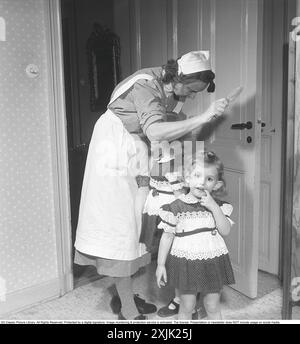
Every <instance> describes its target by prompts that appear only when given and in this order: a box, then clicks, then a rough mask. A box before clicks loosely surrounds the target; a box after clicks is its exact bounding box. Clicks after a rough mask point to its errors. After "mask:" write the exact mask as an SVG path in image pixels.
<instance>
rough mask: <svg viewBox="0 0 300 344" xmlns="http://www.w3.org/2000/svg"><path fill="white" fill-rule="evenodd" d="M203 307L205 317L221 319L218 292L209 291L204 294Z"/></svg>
mask: <svg viewBox="0 0 300 344" xmlns="http://www.w3.org/2000/svg"><path fill="white" fill-rule="evenodd" d="M203 303H204V307H205V310H206V313H207V318H208V319H211V320H221V319H222V314H221V306H220V294H219V293H211V294H207V295H205V296H204V299H203Z"/></svg>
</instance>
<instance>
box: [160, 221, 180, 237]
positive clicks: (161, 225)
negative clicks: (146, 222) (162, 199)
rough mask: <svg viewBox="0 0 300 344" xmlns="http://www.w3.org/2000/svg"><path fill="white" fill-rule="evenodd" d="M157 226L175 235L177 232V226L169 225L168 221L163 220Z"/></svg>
mask: <svg viewBox="0 0 300 344" xmlns="http://www.w3.org/2000/svg"><path fill="white" fill-rule="evenodd" d="M157 228H159V229H162V230H163V231H164V232H167V233H172V234H174V235H175V232H176V227H172V226H169V225H168V224H167V223H165V222H162V221H161V222H160V223H159V224H158V226H157Z"/></svg>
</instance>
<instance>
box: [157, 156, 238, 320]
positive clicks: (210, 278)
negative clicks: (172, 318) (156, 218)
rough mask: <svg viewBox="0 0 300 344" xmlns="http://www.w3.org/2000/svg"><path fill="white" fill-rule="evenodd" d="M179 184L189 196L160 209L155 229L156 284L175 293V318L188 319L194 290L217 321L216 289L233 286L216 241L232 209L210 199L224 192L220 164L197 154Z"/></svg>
mask: <svg viewBox="0 0 300 344" xmlns="http://www.w3.org/2000/svg"><path fill="white" fill-rule="evenodd" d="M185 182H186V184H187V186H189V187H190V192H189V193H188V194H186V195H185V194H184V195H181V196H180V197H179V198H178V199H176V200H175V201H173V202H172V203H170V204H166V205H164V206H162V208H161V211H160V217H161V219H162V221H161V222H160V224H159V226H158V227H159V228H161V229H163V230H164V233H163V235H162V237H161V241H160V246H159V252H158V259H157V270H156V279H157V284H158V287H159V288H160V287H161V285H165V283H166V282H168V283H169V284H170V285H172V286H174V287H175V288H176V289H177V293H178V294H179V295H180V308H179V313H178V319H192V312H193V310H194V308H195V303H196V295H197V293H198V292H201V293H203V294H205V296H204V307H205V310H206V312H207V315H208V318H209V319H221V318H222V317H221V310H220V291H221V289H222V287H223V286H224V285H229V284H233V283H235V281H234V276H233V271H232V267H231V263H230V259H229V255H228V250H227V247H226V244H225V242H224V240H223V238H222V236H225V235H228V234H229V232H230V228H231V225H232V224H233V221H232V220H231V219H230V217H229V216H230V215H231V213H232V206H231V205H230V204H229V203H226V202H223V201H220V200H218V199H217V198H216V196H217V195H218V194H221V193H223V192H224V189H225V182H224V179H223V164H222V162H221V161H220V159H219V158H218V157H217V156H216V155H215V154H214V153H213V152H204V153H202V154H201V155H200V156H198V157H197V158H196V160H195V161H192V162H191V166H190V167H188V168H187V170H186V173H185ZM170 248H171V251H170V254H169V250H170ZM166 265H167V270H166Z"/></svg>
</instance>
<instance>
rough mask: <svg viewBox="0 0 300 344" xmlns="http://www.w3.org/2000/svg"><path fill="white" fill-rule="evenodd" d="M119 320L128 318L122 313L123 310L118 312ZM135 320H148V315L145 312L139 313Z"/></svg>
mask: <svg viewBox="0 0 300 344" xmlns="http://www.w3.org/2000/svg"><path fill="white" fill-rule="evenodd" d="M118 320H127V319H126V318H125V317H124V315H123V314H122V312H120V313H119V314H118ZM133 320H147V317H146V316H145V315H143V314H139V315H138V316H136V317H135V318H134V319H133Z"/></svg>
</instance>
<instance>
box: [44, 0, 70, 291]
mask: <svg viewBox="0 0 300 344" xmlns="http://www.w3.org/2000/svg"><path fill="white" fill-rule="evenodd" d="M60 5H61V4H60V0H44V8H45V21H46V23H45V24H46V26H47V30H46V31H47V35H48V37H47V41H48V51H47V55H48V56H47V58H48V63H49V90H50V91H49V106H50V111H51V114H50V135H51V142H52V145H51V153H52V164H53V187H54V208H55V234H56V248H57V267H58V275H59V281H60V296H62V295H64V294H66V293H67V292H69V291H71V290H73V288H74V282H73V272H72V268H73V267H72V266H73V264H72V247H71V246H72V245H71V243H72V234H71V233H72V230H71V209H70V188H69V185H70V184H69V163H68V142H67V116H66V107H65V87H64V68H63V65H64V64H63V44H62V20H61V9H60Z"/></svg>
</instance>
